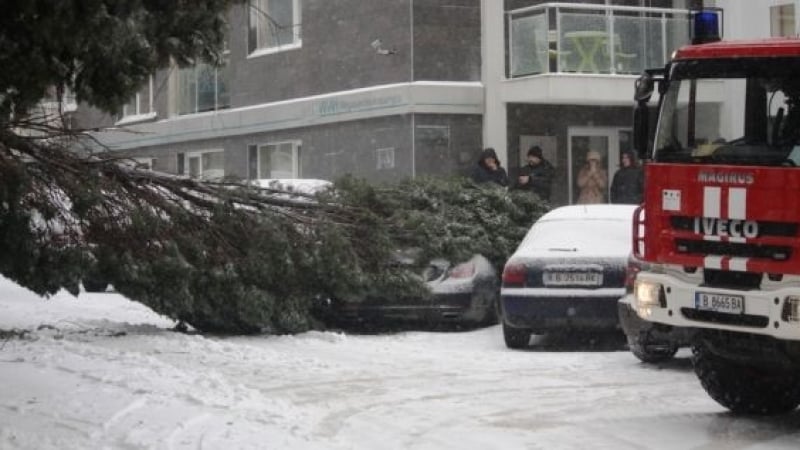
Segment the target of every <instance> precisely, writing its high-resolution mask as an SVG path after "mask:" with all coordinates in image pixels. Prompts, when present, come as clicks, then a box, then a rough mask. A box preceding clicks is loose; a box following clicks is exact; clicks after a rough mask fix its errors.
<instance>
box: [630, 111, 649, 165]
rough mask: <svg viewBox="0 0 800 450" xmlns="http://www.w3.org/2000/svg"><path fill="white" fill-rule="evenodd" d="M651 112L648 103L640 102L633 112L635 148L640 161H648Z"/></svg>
mask: <svg viewBox="0 0 800 450" xmlns="http://www.w3.org/2000/svg"><path fill="white" fill-rule="evenodd" d="M649 119H650V112H649V110H648V108H647V102H638V103H637V104H636V108H635V109H634V110H633V147H634V149H635V150H636V156H637V157H638V158H639V160H642V161H644V160H645V159H648V141H649V139H650V126H649Z"/></svg>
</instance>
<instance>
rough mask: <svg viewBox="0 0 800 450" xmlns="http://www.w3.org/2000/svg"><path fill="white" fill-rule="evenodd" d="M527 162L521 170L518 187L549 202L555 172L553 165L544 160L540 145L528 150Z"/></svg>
mask: <svg viewBox="0 0 800 450" xmlns="http://www.w3.org/2000/svg"><path fill="white" fill-rule="evenodd" d="M527 161H528V164H526V165H525V166H523V167H522V168H520V172H519V178H518V179H517V186H516V187H517V188H518V189H524V190H529V191H531V192H533V193H534V194H536V195H538V196H539V198H541V199H542V200H544V201H547V202H549V201H550V192H551V189H552V183H553V174H554V172H555V169H554V168H553V165H552V164H550V161H548V160H546V159H545V158H544V155H543V153H542V148H541V147H539V146H538V145H534V146H533V147H531V148H530V149H528V154H527Z"/></svg>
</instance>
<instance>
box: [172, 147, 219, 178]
mask: <svg viewBox="0 0 800 450" xmlns="http://www.w3.org/2000/svg"><path fill="white" fill-rule="evenodd" d="M178 173H179V174H182V175H188V176H190V177H191V178H199V179H203V180H212V179H217V178H222V177H224V176H225V152H224V151H223V150H210V151H204V152H191V153H186V154H184V153H178Z"/></svg>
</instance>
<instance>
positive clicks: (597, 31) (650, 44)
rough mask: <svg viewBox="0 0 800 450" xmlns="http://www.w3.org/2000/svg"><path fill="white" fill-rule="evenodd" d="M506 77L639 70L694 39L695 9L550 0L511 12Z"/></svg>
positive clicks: (663, 60) (654, 64)
mask: <svg viewBox="0 0 800 450" xmlns="http://www.w3.org/2000/svg"><path fill="white" fill-rule="evenodd" d="M506 18H507V26H508V64H507V70H506V77H507V78H509V79H511V78H521V77H528V76H532V75H542V74H553V73H556V74H608V75H634V74H639V73H641V72H642V71H643V70H644V69H648V68H655V67H663V66H664V64H665V63H666V62H667V61H668V60H669V58H670V55H671V54H672V52H673V51H674V50H676V49H677V48H679V47H680V46H683V45H686V44H688V43H689V11H687V10H681V9H665V8H641V7H626V6H604V5H588V4H574V3H545V4H541V5H537V6H532V7H526V8H520V9H516V10H513V11H508V12H506Z"/></svg>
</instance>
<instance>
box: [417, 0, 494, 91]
mask: <svg viewBox="0 0 800 450" xmlns="http://www.w3.org/2000/svg"><path fill="white" fill-rule="evenodd" d="M412 3H413V8H414V15H413V17H414V24H413V28H414V33H413V36H414V80H426V81H430V80H434V81H444V80H447V81H480V79H481V6H480V1H479V0H412Z"/></svg>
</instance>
